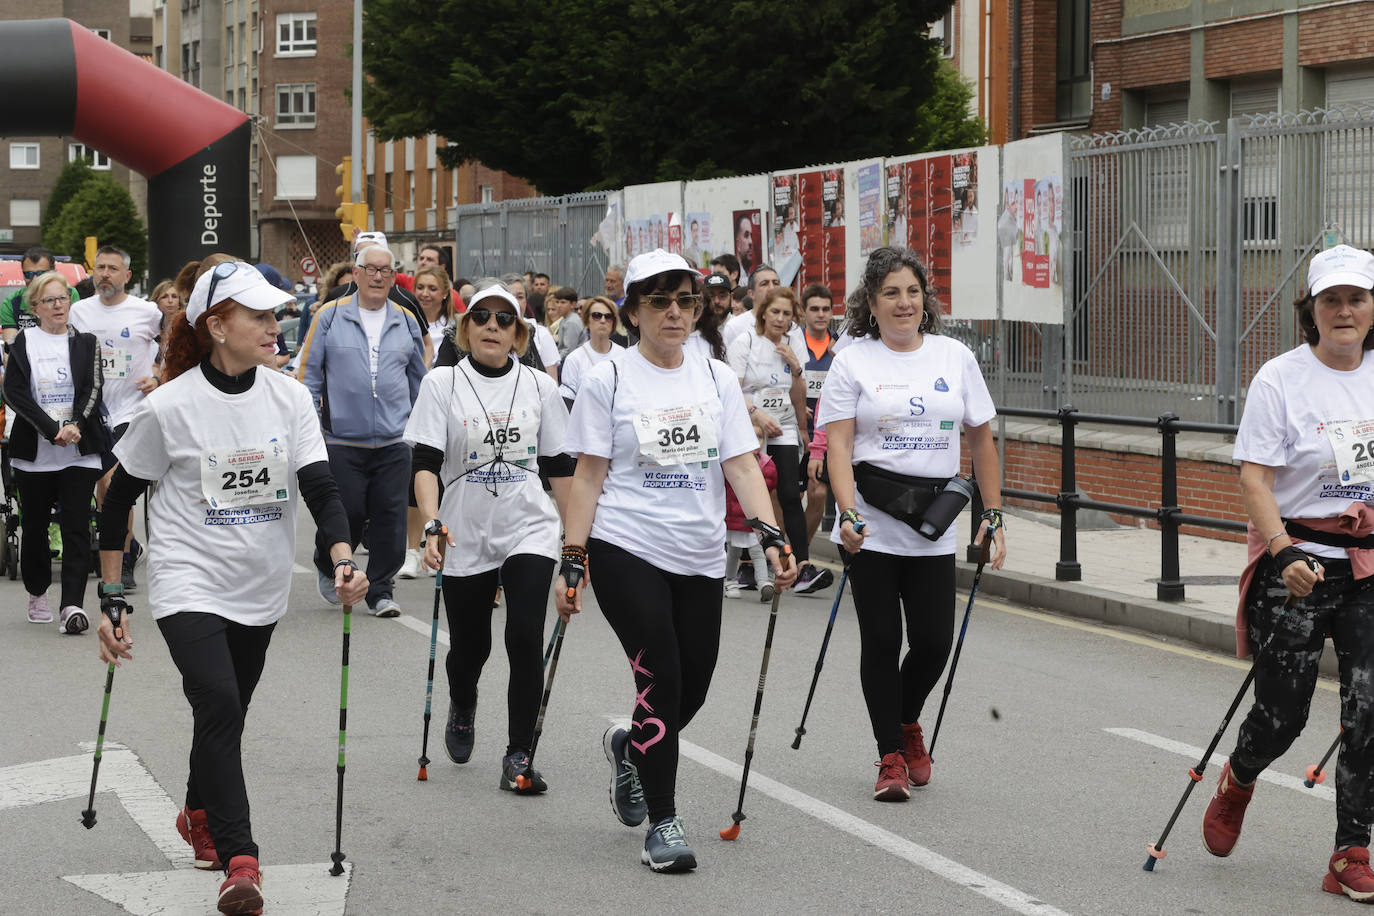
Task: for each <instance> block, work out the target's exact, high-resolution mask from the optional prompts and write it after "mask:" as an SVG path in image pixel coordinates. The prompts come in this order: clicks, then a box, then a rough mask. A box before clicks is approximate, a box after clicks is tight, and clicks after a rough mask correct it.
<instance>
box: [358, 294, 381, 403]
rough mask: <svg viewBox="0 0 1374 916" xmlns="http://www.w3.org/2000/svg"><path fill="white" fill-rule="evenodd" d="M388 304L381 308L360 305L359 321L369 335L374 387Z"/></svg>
mask: <svg viewBox="0 0 1374 916" xmlns="http://www.w3.org/2000/svg"><path fill="white" fill-rule="evenodd" d="M386 310H387V306H386V305H385V304H383V305H382V307H381V308H379V309H368V308H363V307H362V305H359V306H358V321H359V322H361V323H362V326H363V333H364V334H366V335H367V358H368V362H369V364H370V365H371V366H372V387H373V390H376V387H377V352H378V350H379V349H380V348H381V346H382V327H383V326H384V325H385V324H386Z"/></svg>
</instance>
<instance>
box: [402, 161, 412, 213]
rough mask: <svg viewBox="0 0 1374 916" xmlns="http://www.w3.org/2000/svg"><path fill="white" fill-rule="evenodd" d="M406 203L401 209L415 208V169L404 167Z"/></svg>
mask: <svg viewBox="0 0 1374 916" xmlns="http://www.w3.org/2000/svg"><path fill="white" fill-rule="evenodd" d="M406 189H407V190H406V205H405V206H404V207H402V208H401V209H403V210H414V209H415V170H414V169H406Z"/></svg>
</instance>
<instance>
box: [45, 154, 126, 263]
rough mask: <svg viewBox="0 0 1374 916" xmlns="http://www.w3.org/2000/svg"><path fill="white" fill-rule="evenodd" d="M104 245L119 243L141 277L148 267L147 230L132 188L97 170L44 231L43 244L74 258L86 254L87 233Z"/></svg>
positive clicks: (82, 257)
mask: <svg viewBox="0 0 1374 916" xmlns="http://www.w3.org/2000/svg"><path fill="white" fill-rule="evenodd" d="M88 235H93V236H95V237H96V238H98V239H99V240H100V244H102V245H118V246H119V247H120V248H123V249H124V250H125V251H127V252H128V253H129V258H130V261H131V263H130V269H131V270H133V272H134V279H135V280H138V279H139V278H141V277H142V276H143V273H144V271H145V270H147V268H148V233H147V230H146V229H144V227H143V221H142V220H140V219H139V218H138V211H137V210H136V209H135V208H134V199H133V197H132V196H130V194H129V191H128V189H127V188H125V187H124V186H123V185H121V184H120V183H119V182H117V181H115V180H114V178H112V177H111V176H110V175H108V174H98V175H95V176H94V177H92V178H91V180H90V181H88V182H86V183H85V184H84V185H82V186H81V189H80V190H79V191H77V192H76V194H75V195H74V196H73V197H72V198H71V200H69V201H67V203H66V204H64V205H63V207H62V212H61V213H59V214H58V216H57V219H56V220H55V221H54V222H53V223H52V226H51V228H49V230H48V231H47V232H45V233H44V235H43V244H44V245H46V246H48V247H49V248H51V249H52V250H53V251H54V252H55V253H57V254H65V255H70V256H71V258H72V260H74V261H84V260H85V258H86V250H85V249H86V236H88Z"/></svg>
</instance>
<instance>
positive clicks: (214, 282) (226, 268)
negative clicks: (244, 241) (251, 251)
mask: <svg viewBox="0 0 1374 916" xmlns="http://www.w3.org/2000/svg"><path fill="white" fill-rule="evenodd" d="M237 263H238V262H237V261H225V262H223V263H222V264H216V265H215V270H214V272H213V273H211V274H210V290H209V293H208V294H207V295H206V297H205V307H206V309H209V308H212V307H213V306H214V304H215V287H216V286H219V281H221V280H227V279H228V278H229V277H232V276H233V275H234V272H235V271H237V270H238V267H236V266H235V265H236V264H237Z"/></svg>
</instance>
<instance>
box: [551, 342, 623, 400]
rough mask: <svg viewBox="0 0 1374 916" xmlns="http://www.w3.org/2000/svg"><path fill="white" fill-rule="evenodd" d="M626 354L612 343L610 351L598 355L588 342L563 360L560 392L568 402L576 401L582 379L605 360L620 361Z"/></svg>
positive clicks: (559, 375)
mask: <svg viewBox="0 0 1374 916" xmlns="http://www.w3.org/2000/svg"><path fill="white" fill-rule="evenodd" d="M624 352H625V348H624V347H622V346H621V345H620V344H618V343H616V342H615V341H611V348H610V349H609V350H607V351H606V352H605V353H598V352H596V350H594V349H592V342H591V341H590V340H589V341H587V342H586V343H584V344H583V345H582V346H580V347H578V348H577V349H576V350H573V351H572V352H571V353H569V354H568V358H567V359H565V360H563V365H562V366H560V367H559V369H558V390H559V391H560V392H562V394H563V397H565V398H567V399H568V400H570V401H571V400H576V399H577V389H578V388H580V387H581V385H582V377H583V376H585V375H586V374H587V373H588V372H590V371H591V370H592V369H593V368H594V367H596V366H599V365H600V364H601V363H602V362H603V361H605V360H608V359H619V358H620V355H621V354H622V353H624Z"/></svg>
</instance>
